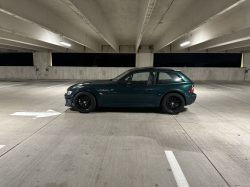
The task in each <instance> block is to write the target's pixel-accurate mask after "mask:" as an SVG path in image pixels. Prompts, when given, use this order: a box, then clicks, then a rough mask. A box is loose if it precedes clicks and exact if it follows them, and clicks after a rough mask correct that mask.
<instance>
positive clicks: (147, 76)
mask: <svg viewBox="0 0 250 187" xmlns="http://www.w3.org/2000/svg"><path fill="white" fill-rule="evenodd" d="M154 80H155V72H141V73H134V74H133V76H132V79H131V83H132V84H147V85H150V84H154Z"/></svg>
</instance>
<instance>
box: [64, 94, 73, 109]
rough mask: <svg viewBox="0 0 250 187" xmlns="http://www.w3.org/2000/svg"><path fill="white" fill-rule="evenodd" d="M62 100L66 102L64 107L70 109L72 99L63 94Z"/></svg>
mask: <svg viewBox="0 0 250 187" xmlns="http://www.w3.org/2000/svg"><path fill="white" fill-rule="evenodd" d="M64 98H65V101H66V103H65V106H68V107H72V98H71V97H70V96H69V95H67V94H64Z"/></svg>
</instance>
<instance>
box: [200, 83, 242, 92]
mask: <svg viewBox="0 0 250 187" xmlns="http://www.w3.org/2000/svg"><path fill="white" fill-rule="evenodd" d="M202 82H205V83H207V84H213V85H216V86H220V87H224V88H228V89H232V90H237V91H242V90H241V89H237V88H232V87H227V86H222V85H220V84H214V83H210V82H206V81H202Z"/></svg>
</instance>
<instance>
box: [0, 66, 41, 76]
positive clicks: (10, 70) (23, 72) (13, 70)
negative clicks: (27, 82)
mask: <svg viewBox="0 0 250 187" xmlns="http://www.w3.org/2000/svg"><path fill="white" fill-rule="evenodd" d="M0 79H37V75H36V68H35V67H34V66H0Z"/></svg>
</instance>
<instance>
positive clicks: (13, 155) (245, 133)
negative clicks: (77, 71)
mask: <svg viewBox="0 0 250 187" xmlns="http://www.w3.org/2000/svg"><path fill="white" fill-rule="evenodd" d="M75 82H77V81H75ZM71 84H73V82H69V81H68V82H66V81H38V80H36V81H21V82H19V81H7V80H5V81H4V80H1V81H0V105H1V107H0V145H5V146H4V147H3V148H1V149H0V186H1V187H78V186H79V187H85V186H88V187H98V186H100V187H104V186H107V187H132V186H136V187H141V186H145V187H148V186H150V187H166V186H167V187H176V186H177V183H176V179H175V178H174V175H173V170H172V169H173V168H171V166H170V164H169V161H168V159H167V157H166V155H165V152H164V151H165V150H169V151H173V153H174V155H175V157H176V159H177V161H178V163H179V165H180V167H181V169H182V171H183V173H184V175H185V177H186V179H187V181H188V183H189V186H192V187H215V186H240V187H249V186H250V94H249V93H250V82H223V81H220V82H218V81H217V82H215V81H205V82H202V81H200V82H196V85H195V92H196V93H197V94H198V98H197V101H196V102H195V103H194V104H193V105H190V106H187V107H186V109H185V111H184V112H182V113H180V114H179V115H174V116H173V115H168V114H164V113H162V112H161V110H160V109H152V108H149V109H148V108H141V109H140V108H135V109H131V108H127V109H123V108H121V109H117V108H115V109H109V108H104V109H100V110H97V111H94V112H93V113H89V114H80V113H78V112H76V111H72V110H70V109H69V108H67V107H65V106H64V97H63V96H64V93H65V91H66V88H67V87H68V86H69V85H71ZM13 85H15V86H13ZM48 109H52V110H55V111H57V112H60V113H62V114H61V115H58V116H52V117H45V118H37V119H33V117H30V116H12V115H11V114H12V113H15V112H18V111H47V110H48ZM179 186H181V185H179Z"/></svg>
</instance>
